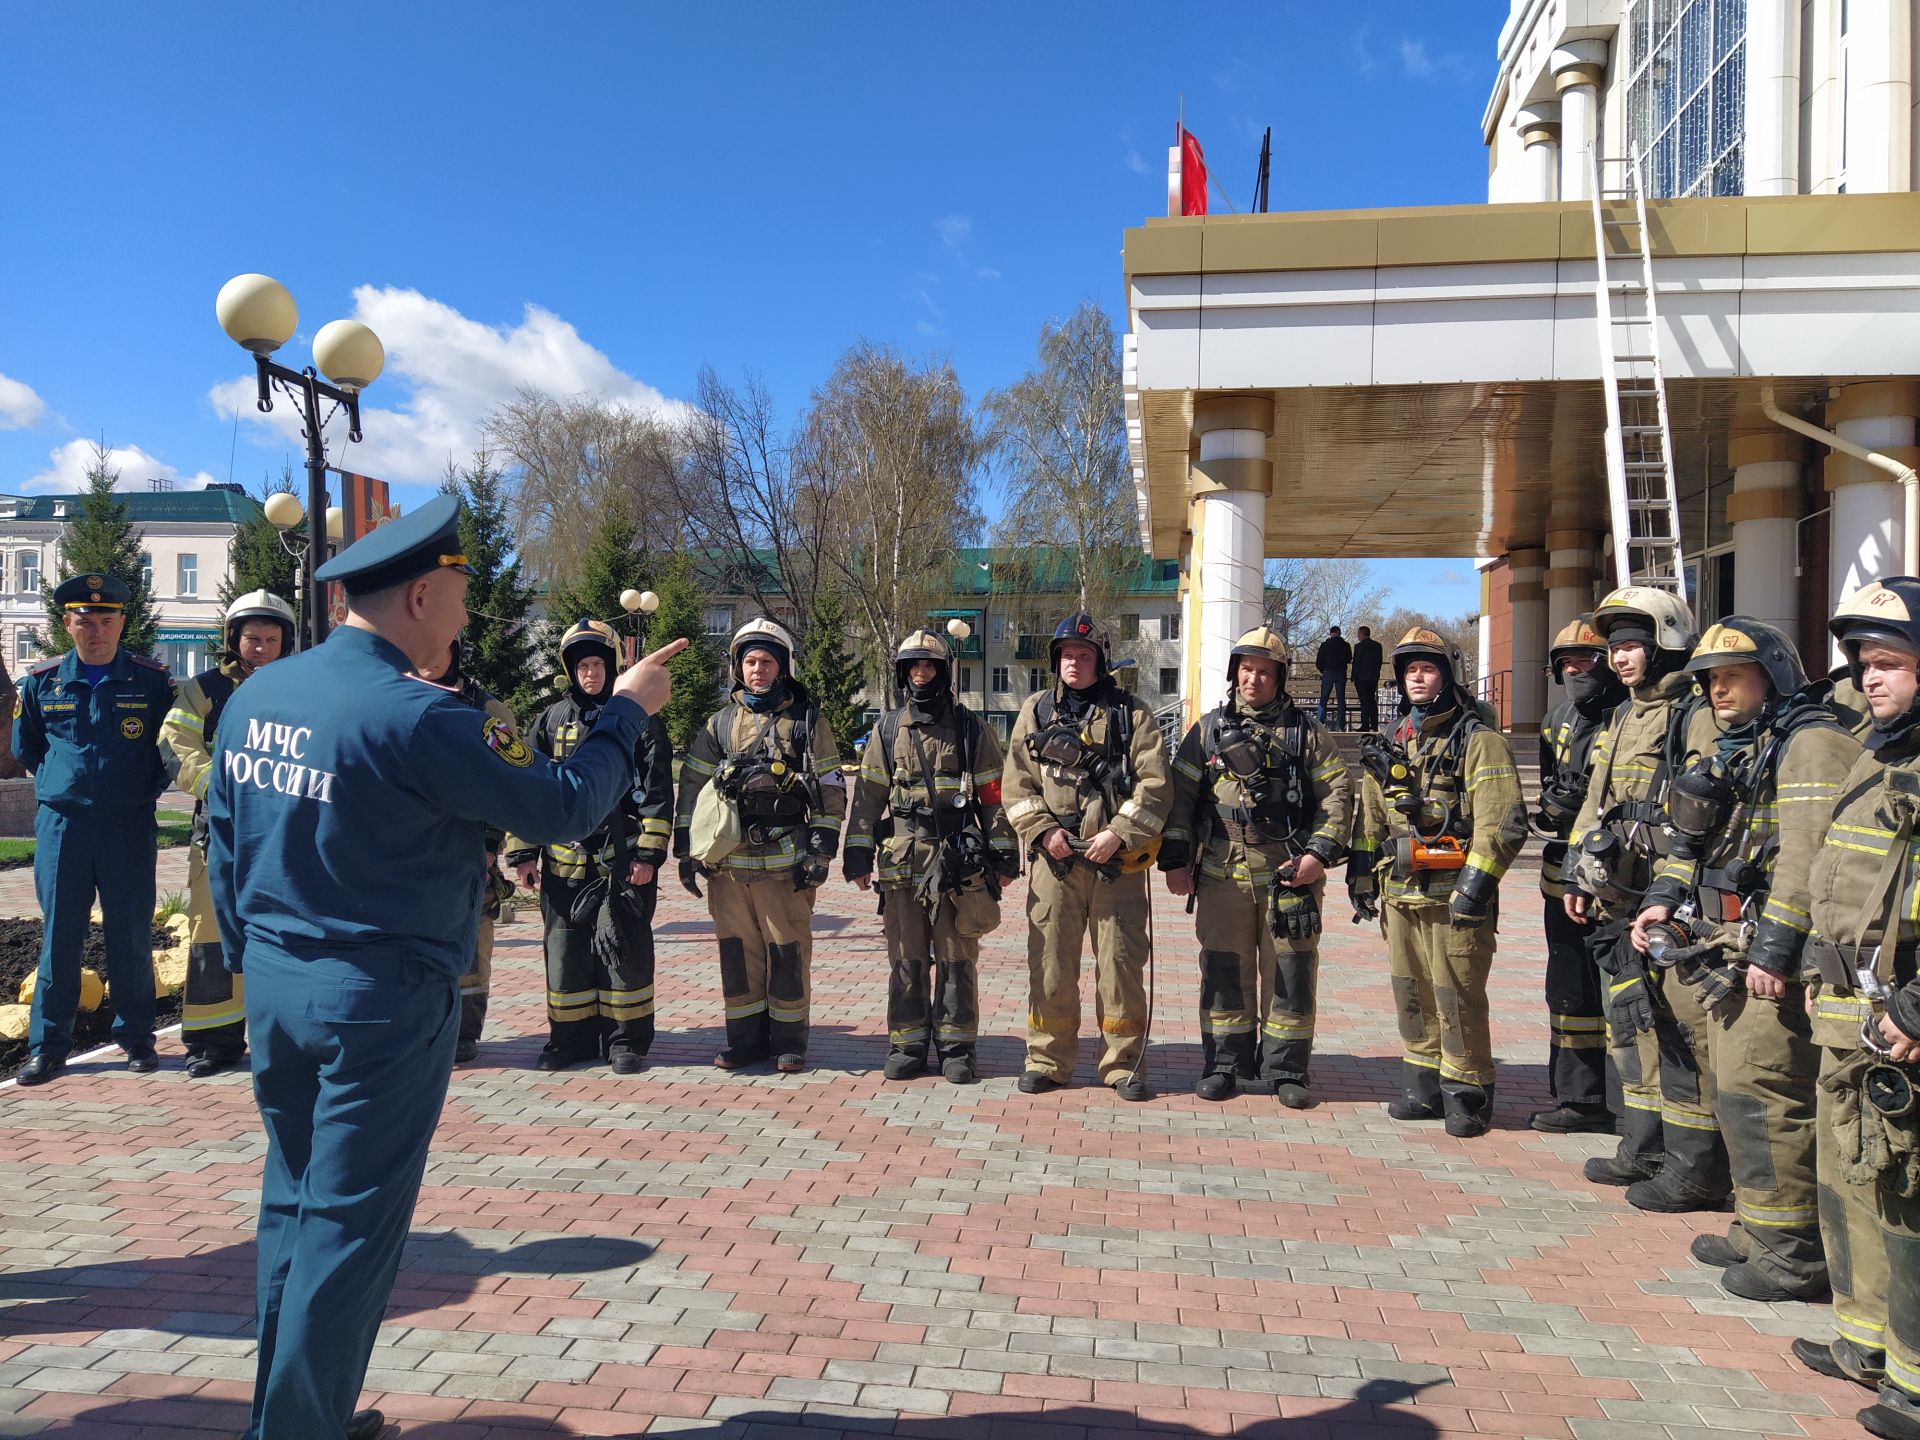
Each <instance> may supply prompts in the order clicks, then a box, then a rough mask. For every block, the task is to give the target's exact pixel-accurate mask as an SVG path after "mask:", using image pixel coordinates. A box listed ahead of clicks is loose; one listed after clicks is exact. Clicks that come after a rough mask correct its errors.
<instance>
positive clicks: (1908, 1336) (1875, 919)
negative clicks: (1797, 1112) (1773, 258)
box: [1793, 575, 1920, 1440]
mask: <svg viewBox="0 0 1920 1440" xmlns="http://www.w3.org/2000/svg"><path fill="white" fill-rule="evenodd" d="M1829 628H1830V629H1831V630H1832V632H1833V635H1834V638H1835V639H1836V640H1838V641H1839V642H1840V645H1841V647H1842V648H1843V649H1844V650H1845V652H1846V656H1847V660H1848V663H1849V665H1850V667H1851V669H1852V672H1853V681H1854V683H1855V684H1856V685H1858V686H1859V687H1860V689H1861V690H1862V691H1863V692H1864V694H1865V699H1866V702H1867V705H1868V707H1869V709H1870V710H1871V713H1872V715H1873V722H1872V729H1871V730H1870V731H1869V733H1868V739H1867V749H1866V753H1865V754H1864V755H1863V756H1861V758H1860V759H1859V760H1858V761H1856V762H1855V764H1854V766H1853V768H1852V770H1851V771H1849V772H1848V774H1847V777H1846V779H1845V780H1844V781H1842V782H1841V786H1840V797H1839V799H1838V800H1837V801H1836V802H1835V804H1834V809H1833V820H1832V823H1831V825H1830V826H1829V827H1828V829H1827V838H1826V844H1825V845H1824V846H1823V847H1822V848H1821V850H1820V853H1819V856H1818V857H1817V858H1816V859H1815V860H1814V862H1813V879H1812V885H1811V891H1812V898H1813V904H1812V906H1811V909H1812V911H1813V931H1814V933H1813V937H1812V939H1810V940H1809V941H1808V942H1807V946H1806V952H1805V957H1804V961H1803V965H1804V973H1805V974H1806V975H1807V977H1808V979H1809V980H1810V982H1811V983H1810V985H1809V990H1810V992H1811V996H1812V998H1811V1000H1810V1001H1809V1004H1810V1006H1811V1009H1812V1018H1813V1043H1814V1045H1815V1046H1816V1047H1817V1049H1818V1051H1819V1063H1820V1080H1819V1087H1818V1090H1817V1091H1816V1096H1817V1103H1818V1107H1819V1108H1818V1115H1817V1118H1816V1121H1815V1126H1814V1128H1815V1136H1816V1141H1815V1143H1816V1145H1817V1147H1818V1157H1817V1158H1818V1168H1819V1177H1820V1187H1819V1209H1820V1233H1821V1238H1822V1240H1823V1241H1824V1242H1825V1245H1826V1252H1827V1269H1828V1275H1829V1277H1830V1278H1831V1280H1832V1283H1833V1327H1834V1331H1835V1337H1834V1339H1833V1340H1832V1341H1831V1342H1830V1343H1829V1344H1826V1345H1820V1344H1816V1343H1814V1342H1811V1341H1807V1340H1796V1341H1794V1342H1793V1353H1794V1355H1795V1357H1796V1358H1798V1359H1799V1360H1800V1361H1802V1362H1803V1363H1804V1364H1806V1365H1807V1366H1808V1367H1809V1368H1811V1369H1814V1370H1817V1371H1819V1372H1820V1373H1821V1374H1823V1375H1830V1376H1835V1377H1838V1378H1842V1379H1849V1380H1853V1381H1856V1382H1857V1383H1859V1384H1861V1385H1865V1386H1868V1387H1870V1388H1872V1387H1877V1388H1878V1392H1879V1394H1878V1403H1876V1404H1874V1405H1871V1406H1869V1407H1867V1408H1866V1409H1864V1410H1862V1411H1860V1412H1859V1417H1858V1418H1859V1420H1860V1423H1861V1424H1862V1425H1864V1426H1865V1427H1866V1428H1867V1429H1868V1430H1869V1431H1871V1432H1872V1433H1873V1434H1875V1435H1880V1436H1885V1437H1888V1440H1920V1102H1916V1098H1915V1092H1916V1090H1917V1089H1920V969H1916V955H1917V954H1920V922H1917V921H1916V920H1915V919H1914V916H1915V915H1916V914H1917V913H1920V909H1916V907H1920V848H1916V845H1915V833H1916V831H1920V678H1917V677H1916V675H1915V673H1914V672H1915V666H1916V663H1917V662H1920V579H1915V578H1913V577H1912V576H1906V575H1897V576H1892V577H1889V578H1888V579H1885V580H1880V581H1876V582H1875V583H1873V584H1870V585H1867V586H1865V587H1864V588H1862V589H1860V590H1857V591H1855V592H1854V593H1853V594H1852V595H1849V596H1848V597H1847V598H1846V599H1845V600H1843V601H1842V602H1841V603H1840V606H1839V610H1838V613H1836V614H1835V616H1834V617H1833V620H1832V621H1831V623H1830V625H1829Z"/></svg>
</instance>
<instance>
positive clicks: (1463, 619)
mask: <svg viewBox="0 0 1920 1440" xmlns="http://www.w3.org/2000/svg"><path fill="white" fill-rule="evenodd" d="M1355 623H1356V624H1360V625H1369V626H1372V627H1373V638H1374V639H1376V640H1378V641H1379V642H1380V644H1381V646H1382V648H1384V649H1385V651H1386V653H1387V654H1388V656H1389V657H1390V656H1392V654H1393V647H1394V646H1395V645H1397V644H1399V643H1400V638H1401V637H1402V636H1403V635H1405V634H1406V633H1407V632H1408V631H1409V630H1411V629H1413V628H1414V627H1415V626H1419V627H1420V628H1422V629H1426V630H1431V631H1433V632H1434V633H1435V634H1436V635H1438V636H1439V637H1440V638H1441V639H1443V640H1451V641H1452V642H1453V643H1454V644H1455V645H1457V646H1459V647H1460V660H1461V664H1462V666H1463V668H1464V671H1465V673H1464V674H1462V675H1461V676H1460V677H1459V678H1460V680H1461V681H1462V682H1465V681H1469V680H1472V679H1474V678H1475V677H1476V676H1477V675H1478V674H1479V670H1480V631H1479V623H1480V617H1479V615H1477V614H1474V613H1471V612H1469V613H1468V614H1465V615H1455V616H1451V617H1442V616H1439V615H1433V614H1430V613H1428V612H1427V611H1425V610H1413V609H1409V608H1408V607H1407V606H1404V605H1396V606H1394V607H1393V608H1392V609H1391V610H1389V609H1386V608H1385V607H1384V606H1381V605H1375V606H1373V607H1371V608H1369V609H1366V610H1362V611H1359V612H1358V613H1357V614H1356V616H1355ZM1392 678H1393V676H1392V674H1391V666H1389V673H1388V675H1387V679H1388V680H1389V681H1391V680H1392Z"/></svg>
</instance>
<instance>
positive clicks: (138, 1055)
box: [127, 1045, 160, 1075]
mask: <svg viewBox="0 0 1920 1440" xmlns="http://www.w3.org/2000/svg"><path fill="white" fill-rule="evenodd" d="M159 1068H160V1053H159V1051H157V1050H155V1049H154V1048H153V1046H151V1045H142V1046H140V1047H138V1048H137V1049H133V1050H129V1051H127V1069H129V1070H131V1071H132V1072H133V1073H134V1074H136V1075H151V1074H153V1072H154V1071H156V1070H158V1069H159Z"/></svg>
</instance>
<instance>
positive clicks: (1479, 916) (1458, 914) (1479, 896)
mask: <svg viewBox="0 0 1920 1440" xmlns="http://www.w3.org/2000/svg"><path fill="white" fill-rule="evenodd" d="M1499 890H1500V882H1499V881H1497V880H1495V879H1494V878H1493V876H1491V875H1489V874H1488V873H1487V872H1486V871H1484V870H1482V869H1479V868H1478V867H1477V866H1473V865H1467V866H1464V867H1462V869H1461V871H1460V878H1459V879H1457V880H1455V881H1454V882H1453V893H1452V894H1451V895H1450V896H1448V897H1447V923H1448V924H1449V925H1451V926H1453V927H1454V929H1456V930H1471V929H1472V928H1473V927H1474V926H1476V925H1478V924H1479V923H1480V922H1481V921H1482V920H1485V919H1486V918H1487V914H1488V912H1489V911H1490V910H1492V908H1493V897H1494V896H1495V895H1496V894H1498V893H1499Z"/></svg>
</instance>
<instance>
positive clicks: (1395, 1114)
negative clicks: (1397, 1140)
mask: <svg viewBox="0 0 1920 1440" xmlns="http://www.w3.org/2000/svg"><path fill="white" fill-rule="evenodd" d="M1387 1114H1388V1116H1389V1117H1390V1118H1392V1119H1394V1120H1438V1119H1439V1118H1440V1107H1439V1106H1438V1105H1429V1104H1427V1103H1425V1102H1424V1101H1421V1100H1415V1099H1413V1098H1412V1097H1411V1096H1406V1095H1403V1096H1401V1097H1400V1098H1399V1099H1398V1100H1389V1101H1388V1102H1387Z"/></svg>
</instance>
